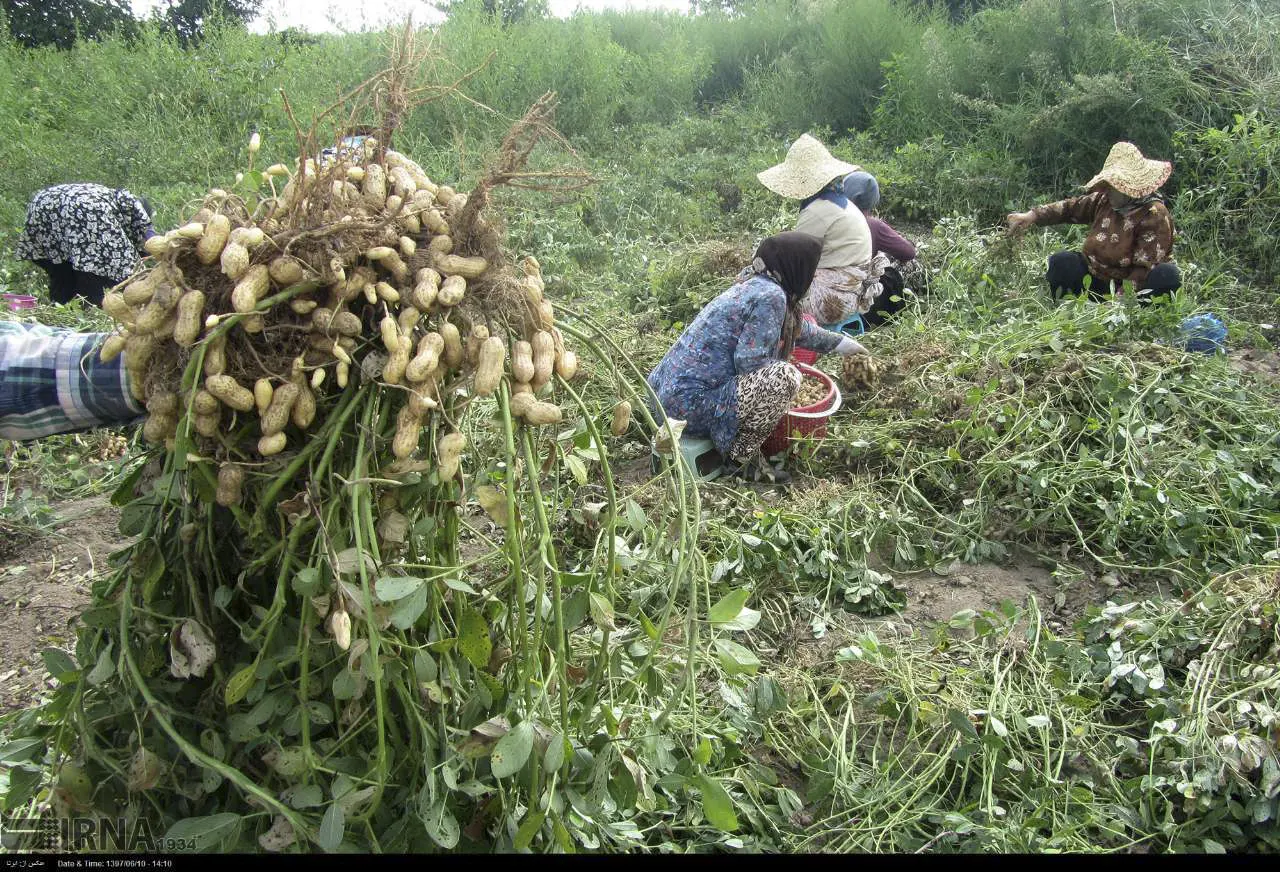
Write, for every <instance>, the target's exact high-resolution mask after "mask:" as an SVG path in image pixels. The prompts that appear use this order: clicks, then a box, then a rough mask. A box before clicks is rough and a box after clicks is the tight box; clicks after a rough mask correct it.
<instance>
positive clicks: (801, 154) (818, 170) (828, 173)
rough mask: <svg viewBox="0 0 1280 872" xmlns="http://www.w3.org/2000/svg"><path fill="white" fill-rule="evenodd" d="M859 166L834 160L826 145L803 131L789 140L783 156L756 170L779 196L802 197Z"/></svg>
mask: <svg viewBox="0 0 1280 872" xmlns="http://www.w3.org/2000/svg"><path fill="white" fill-rule="evenodd" d="M860 169H862V168H861V167H859V166H857V165H856V164H850V163H845V162H844V161H842V160H836V159H835V158H834V157H832V156H831V152H829V151H827V147H826V146H825V145H823V144H822V143H821V142H818V140H816V139H814V138H813V137H812V136H810V135H809V134H807V133H806V134H803V135H802V136H801V137H800V138H799V139H797V140H796V141H795V142H794V143H793V144H792V146H791V149H790V151H788V152H787V159H786V160H784V161H783V162H782V163H780V164H778V165H777V166H772V167H769V168H768V169H767V170H765V171H764V172H762V173H757V174H756V178H757V179H759V180H760V184H762V185H764V186H765V187H766V188H768V189H769V190H770V191H773V192H774V193H775V194H777V195H779V196H781V197H787V198H788V199H791V200H803V199H805V198H806V197H812V196H813V195H814V194H816V193H818V192H819V191H821V190H822V189H823V188H824V187H826V185H827V183H828V182H830V181H831V180H832V179H836V178H841V177H843V176H846V175H848V174H849V173H853V172H857V171H858V170H860Z"/></svg>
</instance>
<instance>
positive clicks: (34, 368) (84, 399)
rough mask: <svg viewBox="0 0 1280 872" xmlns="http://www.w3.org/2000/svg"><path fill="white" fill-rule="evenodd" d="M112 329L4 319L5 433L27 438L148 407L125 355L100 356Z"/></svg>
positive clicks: (0, 400)
mask: <svg viewBox="0 0 1280 872" xmlns="http://www.w3.org/2000/svg"><path fill="white" fill-rule="evenodd" d="M109 335H110V334H107V333H76V332H74V331H72V330H61V329H58V328H53V327H46V326H44V325H41V324H22V323H19V322H16V321H0V438H4V439H13V440H16V441H24V440H29V439H39V438H42V437H44V436H53V435H55V434H58V433H74V432H77V431H79V430H89V429H92V428H94V427H104V426H111V425H120V424H127V423H129V422H131V421H133V420H135V419H136V418H138V417H139V416H140V415H141V414H142V413H143V411H144V410H143V408H142V406H141V405H140V404H139V403H138V402H137V400H135V399H134V398H133V395H132V394H131V393H130V391H129V374H128V372H127V371H126V370H125V368H124V355H123V354H120V355H118V356H117V357H116V358H115V359H114V360H112V361H110V362H109V363H103V362H102V361H101V360H100V359H99V358H98V352H99V350H101V348H102V344H103V343H104V342H105V341H106V340H107V337H108V336H109Z"/></svg>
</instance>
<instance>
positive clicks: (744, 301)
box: [649, 232, 868, 482]
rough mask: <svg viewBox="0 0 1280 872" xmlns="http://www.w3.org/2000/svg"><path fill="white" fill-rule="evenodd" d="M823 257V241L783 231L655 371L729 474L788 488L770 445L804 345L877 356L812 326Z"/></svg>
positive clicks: (676, 410)
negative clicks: (813, 293)
mask: <svg viewBox="0 0 1280 872" xmlns="http://www.w3.org/2000/svg"><path fill="white" fill-rule="evenodd" d="M821 257H822V240H820V239H818V238H816V237H814V236H810V235H808V234H805V233H796V232H789V233H779V234H778V235H777V236H771V237H769V238H768V239H766V240H765V241H764V242H762V243H761V244H760V247H759V248H758V249H757V250H756V255H755V258H754V260H753V261H752V264H751V266H749V267H747V268H746V269H745V270H743V271H742V273H741V274H740V275H739V276H738V280H737V282H736V283H735V284H734V285H733V287H731V288H729V289H728V290H727V291H725V292H724V293H722V294H720V295H719V296H718V297H716V298H715V299H714V300H712V301H711V302H710V303H708V304H707V305H706V306H705V307H704V308H703V309H702V311H701V312H700V313H699V314H698V317H697V318H696V319H694V321H693V323H692V324H690V325H689V326H688V327H687V328H686V329H685V331H684V333H682V334H681V335H680V338H679V339H678V340H677V341H676V343H675V345H674V346H672V348H671V350H670V351H668V352H667V354H666V356H665V357H664V358H663V359H662V362H661V363H660V364H658V366H657V368H656V369H654V371H653V372H652V373H651V374H650V375H649V386H650V387H651V388H652V389H653V391H654V393H655V394H657V396H658V400H659V402H661V403H662V407H663V410H664V411H665V412H666V414H667V415H668V416H670V417H672V418H676V419H679V420H683V421H685V422H687V425H686V427H685V433H687V434H688V435H690V436H702V437H709V438H710V439H711V441H712V442H713V443H714V444H715V447H716V450H717V451H718V452H719V453H720V456H721V457H722V458H724V460H725V462H724V470H725V472H726V473H728V474H729V475H732V476H736V477H739V478H744V479H747V480H751V481H773V482H784V481H787V480H789V479H790V475H789V474H788V473H787V472H785V471H784V470H781V469H776V468H774V467H772V466H771V465H770V464H769V463H768V462H767V461H766V460H765V459H764V458H763V457H762V456H761V455H760V446H761V445H762V444H763V443H764V441H765V439H766V438H768V436H769V434H770V433H772V432H773V430H774V428H775V427H776V426H777V425H778V422H779V421H780V420H782V417H783V415H785V414H786V412H787V410H788V409H790V408H791V407H792V404H793V402H794V400H795V396H796V393H797V392H798V391H799V389H800V382H801V378H802V377H801V375H800V371H799V370H798V369H796V368H795V367H794V366H792V365H791V364H790V363H788V362H787V359H788V358H789V357H790V356H791V352H792V350H793V349H794V348H796V347H800V348H807V349H810V350H811V351H816V352H818V353H819V354H825V353H827V352H831V351H835V352H837V353H839V354H841V355H846V356H847V355H851V354H867V353H868V352H867V350H866V349H865V348H864V347H863V346H862V345H861V344H860V343H858V342H857V341H855V340H853V339H850V338H848V337H846V336H842V335H840V334H838V333H832V332H830V331H827V330H823V329H822V328H820V327H818V326H816V325H815V324H812V323H811V322H809V321H806V320H803V319H802V318H801V314H800V306H801V302H802V301H803V299H804V297H805V294H806V293H807V292H808V290H809V286H810V284H811V283H812V282H813V276H814V273H815V272H816V271H817V269H818V260H819V259H820V258H821Z"/></svg>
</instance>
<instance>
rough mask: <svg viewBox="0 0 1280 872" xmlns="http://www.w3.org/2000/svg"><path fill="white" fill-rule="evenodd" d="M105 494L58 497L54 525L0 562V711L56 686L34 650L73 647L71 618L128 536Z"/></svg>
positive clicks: (74, 619)
mask: <svg viewBox="0 0 1280 872" xmlns="http://www.w3.org/2000/svg"><path fill="white" fill-rule="evenodd" d="M119 523H120V511H119V509H116V508H114V507H113V506H112V505H111V504H110V503H109V502H108V501H107V497H106V496H97V497H91V498H89V499H84V500H76V501H72V502H66V503H62V504H61V505H60V506H59V507H58V526H57V527H56V528H55V530H54V532H52V533H50V534H49V535H47V536H43V537H38V538H35V539H33V540H31V541H29V542H26V543H22V544H20V545H19V546H17V548H16V549H15V551H14V554H13V556H12V557H11V558H10V560H9V561H8V565H7V566H5V567H4V568H3V569H0V610H3V613H4V632H3V633H0V714H6V713H8V712H11V711H13V710H15V709H21V708H26V707H28V706H31V705H34V704H35V703H37V702H39V700H40V698H41V697H42V696H43V695H44V694H45V692H46V691H47V690H49V689H50V688H52V687H53V686H55V683H54V680H53V679H52V678H51V677H50V676H49V674H48V671H47V670H46V669H45V666H44V662H43V660H42V659H41V657H40V652H41V651H42V650H44V649H45V648H48V647H58V648H63V649H64V650H67V651H73V650H74V646H75V631H76V623H77V621H78V619H79V616H80V613H81V612H82V611H83V610H84V609H85V608H86V607H87V606H88V604H89V588H90V586H91V585H92V583H93V580H94V579H95V578H96V577H97V576H98V575H99V574H101V573H102V572H104V571H105V568H106V563H107V557H108V555H110V554H111V553H112V552H114V551H116V550H118V549H119V548H121V547H122V546H123V545H125V544H127V540H125V539H124V538H123V537H121V535H120V532H119Z"/></svg>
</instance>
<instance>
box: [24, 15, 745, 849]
mask: <svg viewBox="0 0 1280 872" xmlns="http://www.w3.org/2000/svg"><path fill="white" fill-rule="evenodd" d="M415 51H417V49H415V46H414V37H413V34H412V33H411V32H410V31H408V30H406V32H405V35H404V37H403V38H402V40H401V41H400V42H399V43H397V46H396V51H395V53H394V55H393V60H394V62H393V64H392V65H391V68H390V69H389V70H388V71H387V73H384V74H382V75H381V76H380V77H377V78H375V79H374V80H372V81H371V82H369V83H366V84H365V85H364V86H362V87H361V88H358V89H356V90H355V91H353V92H352V94H350V95H348V96H347V97H346V98H344V99H345V102H344V103H343V104H341V105H340V106H339V107H335V109H340V110H341V111H343V112H346V113H349V117H350V118H351V119H354V118H356V117H357V116H358V115H360V113H361V112H364V113H365V114H366V115H367V114H369V113H371V112H376V113H377V114H378V115H379V116H380V118H381V120H382V121H383V126H382V128H381V130H382V132H383V137H384V141H385V135H386V133H389V132H390V131H391V130H393V129H394V124H395V119H396V118H397V117H400V116H401V115H402V114H403V113H404V112H405V111H406V110H407V109H408V108H411V106H412V105H413V102H414V100H415V99H416V98H418V97H420V96H421V94H422V93H424V91H423V90H422V89H419V90H416V91H415V90H414V89H413V88H410V87H408V85H407V84H406V81H407V79H408V78H409V77H408V75H407V73H406V71H410V72H411V71H412V69H413V68H414V66H415V64H414V61H415V59H416V56H415V54H414V52H415ZM553 106H554V103H553V100H552V98H551V95H548V97H546V98H544V99H543V100H541V101H539V102H538V103H537V104H536V105H535V106H534V107H533V108H532V109H530V111H529V113H528V114H527V115H526V116H525V117H524V118H523V119H521V120H519V121H518V122H517V123H516V124H515V125H514V126H513V127H512V129H511V132H510V134H509V135H508V137H507V139H506V140H505V141H504V142H503V144H502V148H501V151H500V153H499V155H498V156H497V159H496V160H495V161H494V162H493V164H492V167H491V171H490V172H489V173H488V174H487V175H486V176H485V177H484V178H483V179H482V180H481V182H480V183H479V184H478V185H477V186H476V187H475V188H474V189H473V190H472V191H471V192H470V193H469V194H467V193H462V192H458V191H455V190H454V189H452V188H451V187H449V186H448V185H444V184H439V183H437V182H435V181H433V180H432V179H430V178H428V177H427V175H426V174H425V173H424V172H423V171H422V169H421V168H420V167H419V166H418V165H417V164H416V163H414V162H413V161H412V160H411V159H410V158H408V157H407V156H405V155H402V154H399V153H397V152H395V151H393V150H391V149H388V148H386V147H385V145H382V144H380V143H379V141H378V140H379V137H376V136H375V137H371V138H367V139H364V140H363V141H355V142H351V141H347V140H339V139H338V136H337V135H335V137H334V140H331V141H337V142H338V143H339V144H338V147H336V148H333V149H325V150H324V151H321V150H320V149H319V148H318V145H319V144H320V141H321V140H320V136H319V134H318V133H317V130H318V129H319V127H320V120H319V119H318V120H317V121H316V122H315V123H313V124H312V125H311V126H310V128H309V129H306V130H304V129H303V128H302V127H301V126H299V129H298V142H299V146H300V148H299V151H300V153H299V155H298V158H297V160H296V162H295V163H294V165H293V166H286V165H283V164H277V165H273V166H271V167H268V168H267V169H266V170H265V171H256V170H254V169H253V166H252V157H253V154H254V153H255V152H256V151H257V149H258V144H259V143H258V140H257V139H256V138H255V140H254V141H252V142H251V144H250V158H251V162H250V166H249V171H248V172H246V173H245V174H243V177H242V178H241V180H240V181H239V184H238V185H237V186H235V187H234V189H233V191H232V192H228V191H223V190H213V191H210V192H209V194H208V196H207V197H206V198H205V199H204V201H203V202H202V203H201V204H199V206H198V208H197V209H195V210H194V212H193V214H192V215H191V216H190V220H189V221H188V222H187V223H185V224H184V225H183V226H181V227H179V228H178V229H176V230H175V231H173V232H170V233H168V234H165V235H164V236H159V237H156V238H155V239H153V240H151V242H150V243H149V245H148V251H149V252H150V253H151V255H152V256H153V258H152V260H151V261H149V265H148V267H147V268H146V269H145V270H143V271H142V272H140V273H139V274H138V275H136V276H135V277H134V278H133V279H132V280H130V281H128V282H126V283H124V284H123V285H122V286H120V287H119V288H117V289H115V290H114V291H113V292H112V293H110V294H108V296H107V299H106V300H105V301H104V308H106V310H107V311H108V312H109V313H110V314H111V316H112V317H113V319H114V320H115V322H116V323H117V325H118V333H117V335H116V336H114V337H113V338H112V339H111V340H110V341H109V342H108V344H107V346H106V347H105V348H104V349H103V351H102V356H103V357H104V359H109V358H110V357H111V356H113V355H116V354H120V353H123V354H124V360H125V365H126V367H127V370H128V373H129V379H130V383H131V387H132V390H133V392H134V393H135V395H136V396H137V397H138V399H139V400H140V401H142V402H144V403H145V405H146V408H147V410H148V415H147V418H146V423H145V426H144V436H145V438H146V439H147V440H148V441H149V442H150V443H152V444H153V446H154V448H153V449H152V454H153V458H152V466H153V467H155V468H156V470H157V472H158V474H154V473H153V475H152V476H151V477H146V476H144V475H143V474H142V472H143V470H142V469H141V468H139V471H138V474H135V475H133V476H131V477H130V479H129V480H127V481H126V482H125V484H124V486H122V488H121V490H120V491H119V492H118V493H117V500H118V502H119V503H120V504H123V505H124V509H123V516H122V528H123V531H124V532H125V533H126V534H129V535H136V537H137V538H136V539H135V541H134V543H133V544H132V545H131V546H130V547H128V548H127V549H125V550H124V551H122V552H119V553H118V554H117V555H115V557H114V559H113V568H112V571H111V572H110V574H109V575H107V576H105V577H103V578H102V579H100V581H99V582H98V583H97V584H96V586H95V588H94V591H93V594H94V598H93V604H92V607H91V609H90V610H89V611H88V612H87V613H86V614H85V615H84V616H83V624H84V629H83V630H82V631H81V634H80V637H79V643H78V647H77V650H76V653H75V657H74V658H71V657H69V656H67V655H65V654H57V653H50V654H48V655H47V657H46V660H47V662H48V663H49V666H50V669H51V671H52V672H53V673H54V675H55V677H57V678H58V679H59V681H60V685H61V686H60V687H59V689H58V691H57V693H56V695H55V696H54V698H53V699H52V701H51V702H49V703H47V704H46V705H45V706H43V707H42V708H40V709H35V710H32V711H30V712H27V713H25V714H24V715H23V716H22V718H21V719H20V720H19V722H18V723H17V726H16V730H15V736H16V737H17V739H16V741H17V743H18V744H17V745H12V744H11V745H10V746H9V752H10V760H11V762H16V763H17V764H18V765H17V766H16V768H14V769H13V770H11V772H10V792H9V803H10V804H9V808H11V809H12V808H14V800H15V798H20V797H21V796H22V795H23V793H24V792H25V793H26V795H27V796H28V797H29V798H30V805H31V807H32V808H33V809H34V808H37V807H42V808H47V809H48V810H49V811H50V812H52V813H56V814H60V815H73V816H78V817H85V816H99V817H101V818H103V819H107V820H115V819H119V818H124V819H127V820H131V821H136V820H142V821H146V822H147V823H148V825H149V828H150V830H151V832H152V833H153V835H155V836H162V837H163V844H165V845H168V846H170V847H171V848H173V849H178V850H182V849H192V848H194V849H198V850H237V849H238V850H266V851H297V850H315V849H317V848H318V849H323V850H328V851H347V850H378V851H431V850H440V849H445V850H447V849H452V848H455V847H459V846H463V847H468V846H469V847H470V848H472V849H477V848H479V849H485V848H490V849H498V850H511V849H513V848H514V849H526V848H532V849H534V850H559V851H574V850H580V849H588V850H594V849H601V850H608V849H611V848H613V847H616V846H627V845H632V844H635V843H636V842H637V841H640V840H642V836H641V835H640V833H639V830H638V829H637V828H636V826H635V825H634V824H631V823H630V820H631V818H632V817H634V816H635V815H637V814H638V813H639V812H640V811H641V810H643V811H645V812H650V813H655V812H662V811H663V810H664V809H672V810H675V811H678V812H679V813H680V814H684V815H692V816H693V817H694V818H695V819H697V820H699V821H700V820H701V819H702V815H703V812H702V806H703V805H707V804H710V805H711V806H712V808H711V809H710V810H709V812H708V816H713V815H714V814H715V812H716V811H717V810H721V809H719V806H717V805H716V803H717V802H722V801H723V802H727V801H728V800H727V796H726V795H724V793H723V790H719V791H717V784H716V782H715V781H714V780H712V779H710V778H708V777H706V776H705V775H704V774H702V772H701V770H702V764H704V763H705V762H706V761H705V760H694V758H693V756H692V753H691V752H690V751H687V750H686V749H685V747H684V745H685V742H684V740H683V739H682V738H681V736H680V735H678V734H676V733H675V731H674V730H673V729H670V728H669V727H668V725H669V723H670V720H671V715H672V714H673V713H675V712H677V711H680V710H681V709H682V707H684V706H685V705H686V704H687V702H688V700H689V693H690V692H691V691H692V669H691V667H692V663H693V658H692V655H693V653H694V652H695V651H696V645H697V626H696V624H695V623H693V621H692V619H689V618H685V617H684V615H685V613H686V612H688V613H690V614H692V612H693V609H691V608H689V606H690V605H691V604H693V603H695V602H696V600H695V597H696V595H697V584H698V579H699V578H700V577H701V575H700V572H701V567H700V566H699V565H698V563H697V559H698V558H697V556H696V555H697V551H696V547H695V540H696V535H697V523H696V519H697V511H698V510H697V493H696V490H695V489H694V488H693V487H692V485H691V484H690V482H689V479H688V477H687V473H686V472H685V470H684V469H683V467H681V466H679V465H678V464H671V463H670V462H666V461H664V469H665V473H664V475H663V476H662V477H661V478H660V479H659V486H662V487H665V488H667V489H668V494H667V496H666V497H665V498H664V499H663V500H662V501H661V502H660V504H659V505H658V507H656V508H651V509H650V510H649V511H648V512H646V511H645V510H644V509H642V508H640V507H639V506H638V505H636V504H635V503H627V504H624V503H622V502H621V501H620V499H619V497H618V492H617V490H616V489H615V487H614V484H613V477H612V471H611V469H610V465H609V459H608V444H607V443H608V441H609V440H610V436H611V435H612V436H619V435H622V434H625V433H626V432H627V431H628V429H629V428H631V427H632V426H636V427H644V428H646V429H648V430H650V431H651V430H652V428H653V425H654V422H653V420H652V418H650V417H649V416H648V414H647V412H646V411H645V404H644V402H643V397H642V396H641V395H640V394H638V393H637V388H636V387H635V386H636V385H641V389H643V388H642V384H643V383H642V380H641V379H640V378H639V373H638V372H637V371H635V369H634V367H627V365H626V364H625V363H620V361H621V360H622V359H623V357H622V355H620V354H619V353H618V351H617V349H616V347H614V346H612V342H611V340H610V339H609V337H607V336H604V335H601V334H600V332H599V331H598V330H596V329H594V328H593V327H592V326H591V324H590V323H589V322H588V321H587V320H585V319H584V320H579V321H576V322H575V319H574V318H573V315H572V313H571V312H563V313H560V315H561V319H557V313H556V311H555V309H553V306H552V303H551V301H550V300H549V299H548V298H547V297H546V295H545V293H544V291H545V288H544V284H543V281H542V278H541V275H540V268H539V265H538V262H537V260H536V259H535V258H534V257H532V256H529V257H523V258H520V259H518V260H516V259H515V258H512V257H511V256H509V255H508V254H507V253H506V252H505V251H504V250H503V248H502V246H501V239H502V237H501V233H500V228H499V222H498V221H497V220H496V219H493V218H491V216H490V213H489V211H487V207H489V206H490V205H491V202H490V193H491V192H492V191H493V190H494V188H496V187H498V186H500V185H504V184H505V185H513V186H517V187H518V186H524V187H534V188H542V189H548V188H551V187H556V186H558V187H559V188H561V189H565V188H569V189H572V188H573V187H575V186H579V185H581V184H582V183H584V182H585V181H586V179H585V177H584V175H583V174H580V173H573V172H558V173H545V172H542V173H540V172H534V171H531V170H527V169H525V164H526V161H527V160H528V158H529V156H530V154H531V152H532V151H533V149H534V147H535V145H536V144H537V142H538V141H539V140H540V139H542V138H543V137H546V136H548V135H549V136H552V137H554V136H555V134H554V131H553V130H552V129H551V127H550V118H551V114H552V109H553ZM335 127H337V129H338V130H339V131H341V130H343V129H349V125H348V127H346V128H344V127H341V126H338V125H335ZM278 185H280V186H281V187H280V189H279V190H278V191H277V186H278ZM575 323H576V326H575ZM562 330H563V332H562ZM571 344H577V345H578V347H579V348H581V349H583V350H584V352H585V356H586V358H587V360H586V361H585V363H586V365H585V366H583V367H582V369H583V370H591V371H592V372H593V374H595V375H598V376H601V377H603V378H604V379H606V380H611V381H612V383H613V384H614V385H616V389H617V392H616V396H617V400H616V404H615V403H613V402H610V403H608V404H602V405H597V406H589V405H587V404H585V403H584V401H583V400H582V399H581V394H580V393H579V389H578V388H575V386H574V382H575V380H581V379H580V378H579V365H578V360H577V356H576V353H575V351H574V350H573V348H572V347H571ZM633 401H634V403H633ZM633 405H634V406H635V408H636V409H637V417H641V418H644V421H643V422H640V421H637V422H636V423H635V424H634V425H633V424H632V422H631V420H630V417H631V410H632V407H633ZM575 421H576V423H575ZM584 458H586V459H585V460H584ZM588 462H589V463H591V464H592V466H593V472H592V475H593V477H594V478H596V480H597V481H599V482H601V483H602V486H601V487H600V491H601V496H602V499H601V500H600V501H599V503H597V504H596V505H595V509H594V514H593V515H592V518H593V524H592V526H591V528H590V530H589V531H588V534H587V535H586V536H585V537H584V536H583V535H578V536H576V537H575V538H574V539H573V541H571V542H566V541H564V539H563V537H562V532H563V527H564V518H563V517H561V515H562V514H563V511H564V509H565V507H566V506H567V505H568V504H569V503H571V502H572V495H573V492H574V489H575V483H577V482H584V481H585V479H586V475H585V465H586V463H588ZM476 504H478V505H479V507H480V509H482V511H477V510H475V509H474V508H473V507H474V506H475V505H476ZM631 582H635V583H643V584H646V585H648V586H649V588H650V589H651V590H658V591H659V593H660V595H659V596H657V597H656V598H651V599H650V602H651V603H655V605H654V606H653V612H652V614H651V615H643V614H639V615H635V616H625V615H622V614H616V613H615V611H614V603H615V596H616V595H617V594H616V588H617V586H618V585H619V584H621V583H631ZM686 620H687V621H688V623H687V625H681V622H682V621H686ZM695 729H696V726H695ZM24 743H25V744H24ZM690 744H691V743H690ZM43 772H52V773H53V781H52V783H51V784H46V783H45V781H44V780H43V778H44V776H43V775H42V773H43ZM659 779H663V785H662V787H661V788H659V787H657V786H656V784H657V782H658V781H659ZM685 797H693V798H700V799H701V800H702V802H701V804H698V803H684V802H683V801H682V799H683V798H685ZM673 813H674V812H673ZM731 814H732V812H731V811H730V812H729V815H730V816H731ZM720 819H721V820H723V819H724V815H723V814H721V815H720Z"/></svg>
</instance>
